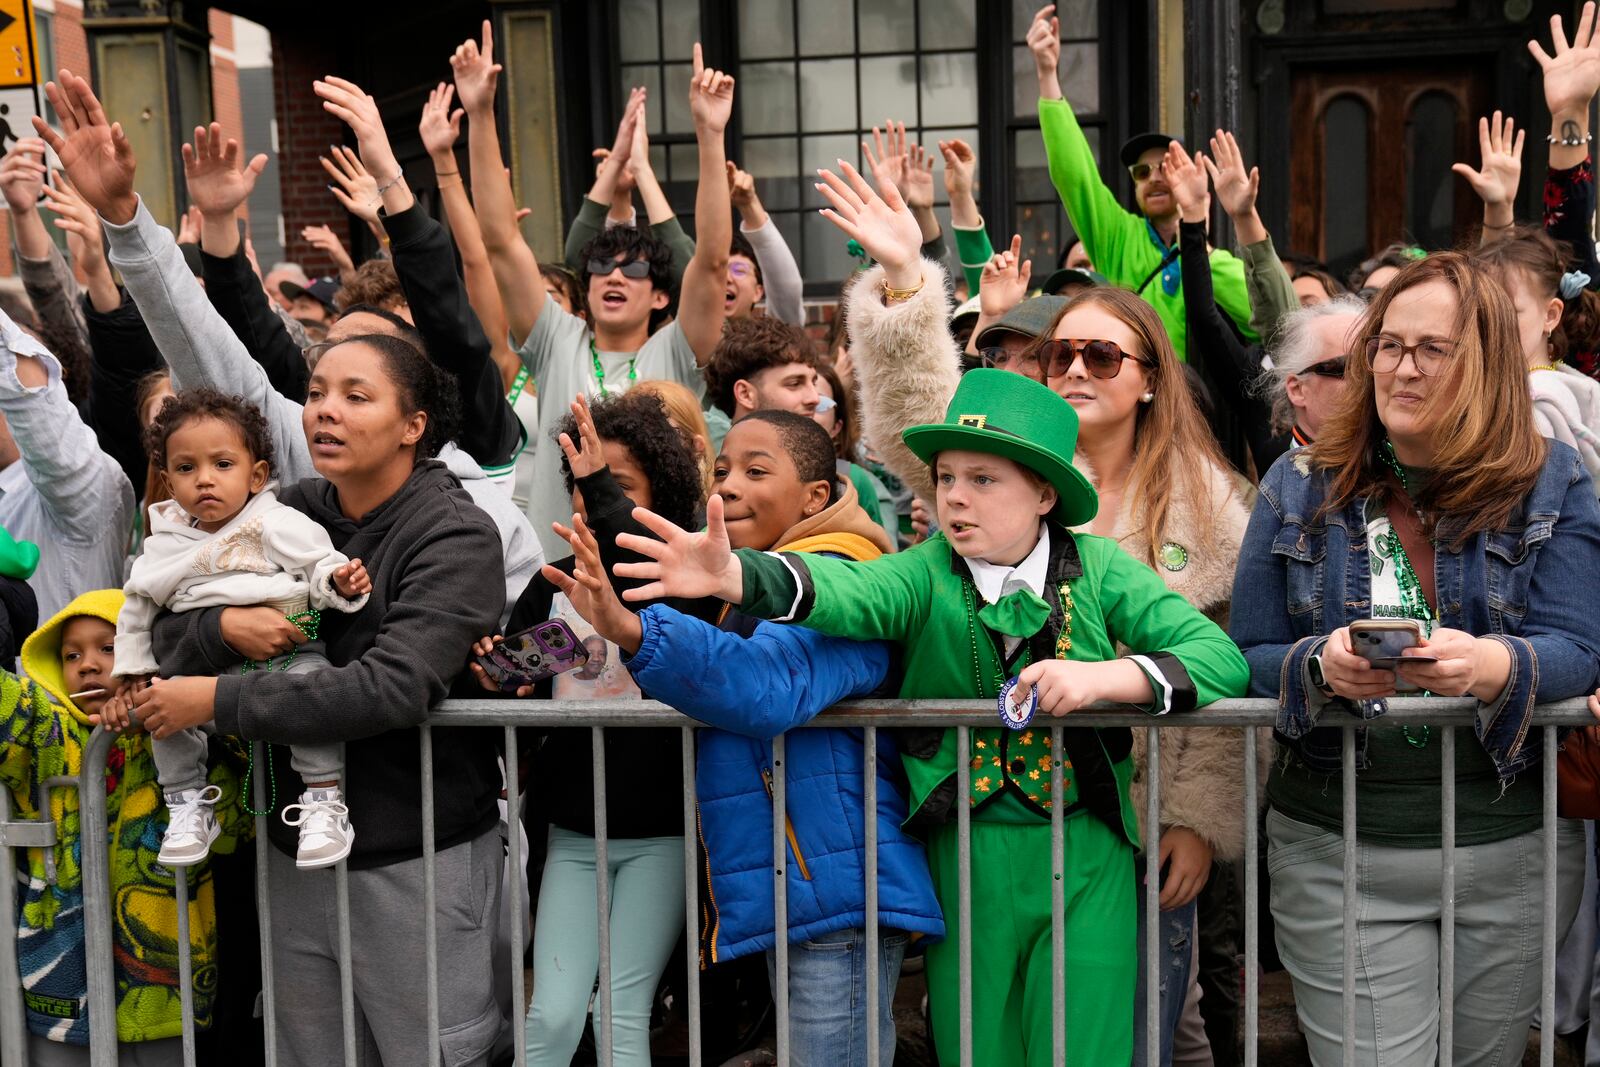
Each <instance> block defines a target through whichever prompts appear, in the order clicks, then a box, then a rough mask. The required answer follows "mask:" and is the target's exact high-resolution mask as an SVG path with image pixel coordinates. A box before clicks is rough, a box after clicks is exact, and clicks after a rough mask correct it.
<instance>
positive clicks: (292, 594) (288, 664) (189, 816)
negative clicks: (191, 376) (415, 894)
mask: <svg viewBox="0 0 1600 1067" xmlns="http://www.w3.org/2000/svg"><path fill="white" fill-rule="evenodd" d="M146 446H147V447H148V449H149V451H150V456H151V459H152V460H153V461H154V462H155V463H156V464H157V465H158V467H159V469H160V470H162V471H163V472H165V474H166V480H167V484H168V486H169V487H170V488H171V490H172V496H173V499H171V500H163V501H161V502H160V503H158V504H156V505H154V506H153V507H152V508H151V509H150V532H149V536H147V537H146V538H145V542H144V553H143V554H142V555H141V556H139V558H138V559H136V560H134V563H133V569H132V571H131V572H130V574H129V576H128V581H127V583H126V585H124V586H123V593H124V594H125V596H126V598H127V599H126V601H125V603H124V604H123V607H122V611H121V613H120V614H119V615H118V616H117V638H116V665H115V667H114V668H113V669H112V674H113V676H115V677H116V678H119V679H121V680H122V685H121V687H119V689H118V691H117V695H116V696H115V697H114V698H113V699H112V700H111V701H108V702H107V704H106V706H105V707H104V708H103V709H102V711H101V713H100V715H101V717H102V718H103V719H104V720H105V721H106V722H107V723H108V724H110V725H112V726H115V727H117V728H119V729H120V728H122V727H125V726H128V725H130V724H131V723H132V710H131V705H132V702H131V695H132V693H133V691H134V690H135V689H136V688H138V687H140V686H142V685H143V684H145V682H146V681H147V680H148V679H149V678H150V677H151V676H152V675H155V674H158V673H160V665H159V664H158V663H157V661H156V657H155V650H154V648H153V647H152V645H151V639H150V628H151V626H152V625H153V624H154V623H155V620H156V616H157V615H158V614H159V613H160V612H161V611H163V610H166V611H192V610H195V609H197V608H215V607H249V606H254V605H258V604H264V605H269V606H271V607H273V608H276V609H277V610H278V611H281V612H282V613H283V614H284V615H285V616H286V617H287V618H288V619H289V621H291V622H293V623H294V624H295V625H296V626H297V627H299V629H300V630H301V631H302V632H303V633H304V634H305V635H306V636H307V637H308V638H310V639H312V642H313V643H310V644H307V645H305V646H300V647H296V648H294V649H291V650H290V652H289V653H288V654H287V655H286V656H284V657H283V658H282V661H281V666H280V669H281V670H283V671H285V672H288V673H290V674H306V673H309V672H311V671H318V670H322V669H324V668H326V667H328V666H329V663H328V661H327V659H326V658H325V657H324V656H323V655H322V653H321V652H320V651H319V648H320V646H319V645H317V644H316V643H315V639H316V638H317V634H318V630H319V625H318V624H319V622H320V620H321V613H322V612H324V611H346V612H350V611H360V610H361V608H362V607H364V606H365V605H366V602H367V594H368V593H369V592H370V591H371V588H372V581H371V578H370V577H369V576H368V574H367V571H366V568H365V567H363V566H362V564H361V561H360V560H352V559H350V558H348V557H347V556H345V554H344V553H342V552H340V551H338V550H337V549H335V548H334V547H333V542H332V541H331V540H330V539H329V538H328V532H327V531H326V530H324V529H323V528H322V527H321V526H319V525H317V523H316V522H315V521H314V520H313V519H311V518H310V517H309V516H307V515H304V514H302V513H301V512H299V511H296V510H295V509H294V508H291V507H289V506H288V505H287V504H282V503H280V502H279V501H278V496H277V482H275V481H273V480H272V459H273V449H272V432H271V429H270V427H269V426H268V425H267V420H266V419H265V418H264V417H263V416H262V414H261V411H260V409H258V408H257V407H256V406H255V405H254V404H251V403H249V402H248V401H246V400H243V399H240V398H239V397H229V396H224V395H223V394H221V393H219V392H217V391H216V390H214V389H191V390H187V391H185V392H182V393H178V394H176V395H174V396H170V397H168V398H167V400H166V403H165V404H164V405H163V406H162V408H161V411H160V412H159V413H158V414H157V415H156V419H155V422H153V423H152V424H151V426H150V429H149V431H148V432H147V434H146ZM275 665H276V661H269V662H267V663H265V664H256V663H253V662H251V661H246V662H245V664H244V669H245V670H251V669H255V668H257V667H261V668H264V669H266V670H272V669H274V666H275ZM157 684H159V681H158V682H157ZM150 748H151V751H152V754H153V756H154V759H155V764H156V779H157V781H159V782H160V783H161V789H162V793H163V795H164V796H165V799H166V802H167V809H168V821H167V830H166V833H165V834H164V835H163V837H162V839H161V853H160V855H159V856H158V857H157V859H158V861H159V862H160V863H162V864H163V865H164V866H167V867H188V866H192V865H193V864H196V863H199V862H200V861H201V860H203V859H205V857H206V855H207V854H208V853H209V852H210V850H211V843H212V842H213V841H215V840H216V839H217V834H218V832H219V830H218V826H217V821H216V818H215V815H214V813H213V811H212V808H213V806H214V805H215V804H216V802H217V800H219V799H220V798H221V796H222V791H221V790H220V789H218V788H217V787H216V786H214V785H207V784H206V738H205V735H204V733H202V732H201V730H200V729H199V728H197V727H188V728H185V729H180V730H174V731H172V732H170V733H166V734H165V735H164V736H163V735H161V734H160V733H157V734H153V735H151V740H150ZM289 754H290V762H291V765H292V766H293V767H294V769H295V771H296V772H297V773H298V774H299V775H300V777H301V779H302V780H303V781H304V783H305V787H306V788H305V793H303V794H302V795H301V797H300V803H298V804H291V805H288V806H287V807H285V808H284V810H283V821H284V822H286V823H288V824H289V825H290V826H296V825H298V826H299V827H300V844H299V850H298V853H297V855H296V859H295V865H296V866H297V867H300V868H302V869H310V868H316V867H330V866H332V865H333V864H335V863H338V862H339V861H340V860H341V859H344V858H345V857H346V856H348V855H349V854H350V847H351V845H352V843H353V842H354V840H355V834H354V831H353V830H352V829H351V827H350V819H349V811H348V809H346V807H345V805H344V798H343V796H342V795H341V793H340V790H339V776H340V774H341V773H342V772H343V770H344V754H343V752H342V750H341V746H340V745H339V744H338V743H336V742H335V743H328V744H298V745H291V746H289Z"/></svg>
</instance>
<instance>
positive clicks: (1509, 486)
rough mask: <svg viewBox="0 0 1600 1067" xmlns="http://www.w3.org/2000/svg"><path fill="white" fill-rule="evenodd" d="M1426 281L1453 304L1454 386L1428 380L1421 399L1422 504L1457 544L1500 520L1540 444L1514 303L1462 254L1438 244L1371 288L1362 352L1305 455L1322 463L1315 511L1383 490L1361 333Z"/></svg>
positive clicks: (1513, 503) (1539, 460)
mask: <svg viewBox="0 0 1600 1067" xmlns="http://www.w3.org/2000/svg"><path fill="white" fill-rule="evenodd" d="M1433 281H1442V282H1444V283H1445V284H1447V285H1449V286H1450V287H1451V288H1452V289H1454V290H1455V292H1456V300H1457V302H1458V303H1459V305H1460V306H1459V309H1458V311H1457V314H1456V322H1455V329H1454V334H1453V338H1452V339H1453V341H1454V343H1455V348H1454V351H1453V352H1452V353H1451V355H1450V356H1449V357H1448V358H1449V362H1448V363H1447V364H1446V365H1447V366H1448V368H1449V373H1450V374H1451V375H1453V376H1454V378H1455V381H1454V388H1453V389H1448V390H1445V389H1438V388H1435V389H1433V390H1431V391H1430V393H1429V396H1428V399H1427V401H1426V402H1425V405H1424V408H1423V412H1424V414H1425V416H1427V417H1429V419H1430V422H1431V425H1432V426H1433V429H1432V431H1431V433H1430V437H1431V439H1432V441H1433V443H1434V459H1433V461H1432V463H1431V464H1430V467H1431V471H1432V474H1431V476H1430V478H1429V480H1428V487H1427V490H1426V491H1425V493H1424V494H1423V495H1424V496H1425V497H1426V499H1427V508H1428V510H1429V511H1431V512H1435V513H1437V514H1439V515H1440V516H1442V517H1445V518H1448V520H1449V527H1450V528H1449V533H1450V536H1451V539H1452V540H1453V541H1454V543H1455V544H1457V545H1459V544H1460V543H1461V542H1463V541H1465V540H1466V539H1467V538H1468V537H1470V536H1471V535H1473V534H1475V533H1478V532H1480V531H1484V530H1497V529H1501V528H1503V527H1504V526H1505V524H1506V523H1507V522H1508V521H1509V520H1510V518H1511V514H1512V512H1513V511H1514V510H1515V509H1516V508H1517V506H1518V505H1519V504H1521V502H1522V500H1523V498H1525V497H1526V496H1527V495H1528V493H1529V491H1530V490H1532V488H1533V486H1534V483H1535V482H1537V481H1538V479H1539V471H1540V470H1541V469H1542V468H1543V466H1544V459H1545V453H1546V448H1545V442H1544V438H1542V437H1540V436H1539V432H1538V430H1537V429H1536V428H1535V427H1534V422H1533V405H1532V404H1531V403H1529V401H1528V368H1527V366H1526V364H1525V362H1524V360H1523V356H1522V343H1521V341H1520V340H1519V337H1518V332H1517V313H1516V309H1515V308H1513V307H1512V305H1511V298H1510V297H1509V296H1507V295H1506V292H1505V290H1504V289H1502V288H1501V287H1500V285H1499V284H1498V283H1496V282H1495V281H1494V279H1493V278H1491V277H1490V276H1489V275H1488V274H1486V273H1485V272H1484V270H1483V269H1482V268H1480V267H1478V266H1476V265H1475V264H1474V263H1473V262H1472V261H1471V260H1470V259H1469V258H1468V257H1467V256H1465V255H1463V254H1461V253H1459V252H1440V253H1437V254H1435V255H1431V256H1429V257H1428V258H1427V259H1422V260H1418V261H1416V262H1414V263H1411V264H1408V265H1407V266H1406V267H1404V268H1402V269H1401V271H1400V273H1399V274H1398V275H1397V276H1396V277H1395V278H1394V280H1393V281H1391V282H1390V283H1389V284H1388V285H1386V286H1384V287H1383V289H1382V290H1381V291H1380V292H1379V293H1378V295H1377V297H1376V298H1375V299H1374V300H1373V302H1372V306H1371V308H1369V309H1368V311H1367V314H1366V316H1365V317H1364V318H1363V319H1362V320H1361V324H1360V327H1359V329H1358V330H1357V336H1358V337H1360V338H1361V339H1362V348H1361V352H1362V355H1363V358H1361V359H1357V360H1351V361H1350V364H1349V366H1348V367H1347V368H1346V370H1345V390H1344V394H1343V396H1342V397H1341V398H1340V401H1339V405H1338V407H1337V408H1335V409H1334V412H1333V414H1332V415H1330V416H1329V418H1328V420H1327V421H1326V422H1325V423H1324V424H1323V426H1322V431H1321V432H1320V433H1319V434H1318V435H1317V440H1316V443H1315V444H1314V445H1312V446H1311V451H1310V459H1311V462H1312V463H1313V464H1315V465H1316V466H1317V467H1318V468H1320V469H1322V470H1326V471H1328V472H1329V479H1328V490H1327V494H1326V499H1325V501H1324V502H1323V505H1322V511H1321V514H1327V513H1329V512H1331V511H1333V510H1335V509H1337V508H1339V507H1342V506H1343V505H1344V504H1346V503H1347V502H1349V501H1350V500H1352V499H1354V498H1355V497H1358V496H1374V497H1377V498H1379V499H1383V500H1387V499H1388V497H1389V495H1390V493H1391V490H1392V482H1391V481H1390V476H1389V473H1388V468H1387V466H1386V465H1385V464H1384V462H1383V460H1382V459H1381V457H1380V452H1379V450H1380V449H1381V448H1382V447H1383V443H1384V440H1385V439H1386V438H1387V437H1388V431H1387V430H1386V429H1385V428H1384V425H1383V423H1382V421H1381V420H1380V419H1379V418H1378V406H1377V401H1376V400H1375V399H1374V396H1373V375H1372V365H1371V363H1370V362H1369V360H1368V359H1367V358H1366V355H1365V353H1366V348H1365V339H1366V338H1368V337H1371V336H1373V335H1374V334H1376V333H1377V332H1378V331H1379V330H1380V329H1382V327H1383V317H1384V315H1385V314H1386V313H1387V312H1388V310H1389V305H1390V304H1392V303H1393V302H1394V299H1395V297H1397V296H1399V295H1400V294H1401V293H1403V292H1405V291H1406V290H1408V289H1414V288H1416V287H1417V286H1419V285H1425V284H1427V283H1428V282H1433ZM1418 503H1421V501H1418Z"/></svg>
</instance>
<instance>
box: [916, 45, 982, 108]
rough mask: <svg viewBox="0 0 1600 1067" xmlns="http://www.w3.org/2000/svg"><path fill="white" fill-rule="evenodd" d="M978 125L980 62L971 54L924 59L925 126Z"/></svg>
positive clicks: (923, 99)
mask: <svg viewBox="0 0 1600 1067" xmlns="http://www.w3.org/2000/svg"><path fill="white" fill-rule="evenodd" d="M977 121H978V58H977V55H976V54H975V53H972V52H951V53H946V54H943V55H932V56H923V57H922V122H923V124H924V125H939V126H944V125H951V126H954V125H958V124H960V125H965V124H967V123H973V122H977Z"/></svg>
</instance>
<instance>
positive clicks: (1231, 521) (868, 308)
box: [845, 260, 1271, 860]
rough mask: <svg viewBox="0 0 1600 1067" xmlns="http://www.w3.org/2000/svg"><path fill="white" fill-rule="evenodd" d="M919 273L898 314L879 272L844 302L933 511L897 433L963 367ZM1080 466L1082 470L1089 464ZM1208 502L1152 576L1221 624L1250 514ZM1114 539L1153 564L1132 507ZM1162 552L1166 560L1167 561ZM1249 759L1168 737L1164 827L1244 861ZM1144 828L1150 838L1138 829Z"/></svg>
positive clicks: (1193, 513)
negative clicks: (1185, 831)
mask: <svg viewBox="0 0 1600 1067" xmlns="http://www.w3.org/2000/svg"><path fill="white" fill-rule="evenodd" d="M922 269H923V277H924V284H923V288H922V290H921V292H919V293H918V294H917V295H916V296H914V297H912V298H911V299H910V300H907V301H905V302H903V303H900V304H896V305H894V306H893V307H886V306H885V305H884V303H883V301H882V299H881V298H880V297H879V293H880V292H881V291H882V287H883V268H881V267H874V268H873V269H871V270H868V271H864V272H863V273H862V274H861V275H860V276H859V277H857V279H856V281H855V283H854V284H853V285H852V286H851V287H850V290H849V292H848V293H847V294H846V296H845V314H846V315H848V317H849V326H850V356H851V359H852V361H853V362H854V363H855V366H856V382H857V385H858V388H859V390H860V401H861V410H862V427H863V432H864V434H865V436H866V440H867V442H868V445H869V446H870V447H871V448H873V449H874V450H875V451H876V452H877V454H878V455H879V456H881V457H882V458H883V462H884V465H885V466H886V467H888V469H889V471H890V473H892V474H894V475H895V476H896V477H898V478H900V479H901V480H902V481H903V482H905V484H906V485H908V486H910V487H911V490H912V491H913V492H914V493H915V494H916V495H917V496H920V497H922V498H923V499H924V500H926V501H929V502H930V503H931V502H932V501H933V499H934V495H933V493H934V490H933V478H932V475H931V472H930V471H929V469H928V465H927V464H925V463H923V462H922V461H921V460H920V459H918V458H917V457H916V455H915V454H914V453H912V451H911V450H910V449H909V448H907V447H906V446H905V443H904V442H903V441H901V439H900V433H901V431H902V430H904V429H905V428H906V427H908V426H915V425H918V424H921V423H930V422H942V421H943V420H944V415H945V408H946V406H947V405H948V404H949V402H950V397H951V396H952V395H954V393H955V390H956V384H957V382H958V381H959V380H960V377H961V363H960V352H959V350H958V349H957V347H956V343H955V339H954V338H953V337H952V336H951V334H950V329H949V325H948V320H949V308H948V305H947V303H946V300H945V295H944V293H945V290H944V271H943V268H941V267H939V266H938V265H937V264H935V263H932V262H930V261H926V260H925V261H924V262H923V265H922ZM1076 462H1077V463H1078V466H1079V468H1080V469H1084V465H1083V462H1082V460H1081V459H1079V460H1077V461H1076ZM1084 473H1085V474H1089V473H1090V472H1089V471H1087V470H1084ZM1090 480H1091V481H1093V479H1092V477H1091V479H1090ZM1210 497H1211V500H1210V501H1207V502H1200V501H1195V500H1191V499H1188V496H1187V494H1182V493H1180V494H1178V495H1176V496H1175V497H1174V498H1173V501H1172V505H1171V509H1170V512H1169V517H1168V536H1167V537H1166V538H1165V539H1164V540H1165V541H1166V542H1170V543H1172V544H1173V545H1175V546H1177V547H1178V548H1180V549H1181V550H1182V551H1181V553H1180V552H1177V551H1171V550H1169V551H1168V552H1167V553H1166V556H1165V559H1166V562H1167V563H1168V564H1172V565H1170V566H1168V565H1162V564H1160V563H1158V565H1157V566H1156V568H1155V569H1156V572H1157V573H1158V574H1160V575H1161V577H1162V579H1163V580H1165V581H1166V584H1167V587H1168V588H1169V589H1171V590H1173V591H1174V592H1176V593H1178V594H1180V595H1181V596H1183V597H1184V599H1186V600H1188V601H1189V603H1191V604H1192V605H1194V606H1195V607H1196V608H1198V609H1199V610H1200V611H1202V612H1204V613H1205V614H1206V615H1208V616H1210V617H1211V618H1213V619H1218V620H1220V621H1222V622H1223V623H1224V624H1225V623H1226V620H1227V610H1228V603H1229V599H1230V597H1231V595H1232V590H1233V572H1234V565H1235V561H1236V560H1237V559H1238V556H1239V548H1240V545H1241V543H1242V542H1243V540H1244V531H1245V526H1246V524H1247V523H1248V521H1249V511H1248V510H1247V509H1246V507H1245V506H1244V502H1243V501H1242V500H1241V499H1240V496H1239V493H1238V490H1237V488H1236V487H1235V485H1234V483H1233V480H1232V478H1231V477H1230V476H1229V475H1228V473H1227V472H1226V471H1223V470H1221V469H1214V470H1213V471H1212V477H1211V493H1210ZM1207 528H1210V529H1211V530H1213V531H1214V533H1213V536H1212V541H1211V547H1210V548H1209V549H1205V550H1202V549H1201V548H1200V547H1199V546H1200V545H1201V544H1202V538H1201V536H1200V534H1201V531H1203V530H1205V529H1207ZM1111 536H1112V537H1113V538H1115V539H1116V540H1117V541H1118V542H1119V543H1120V544H1121V546H1122V548H1123V549H1124V550H1125V551H1127V552H1128V553H1129V554H1130V555H1132V556H1133V557H1134V558H1135V559H1137V560H1139V561H1141V562H1145V561H1147V560H1148V559H1149V558H1150V544H1149V540H1148V534H1147V532H1146V531H1145V530H1143V529H1142V528H1136V527H1135V526H1134V524H1133V523H1132V522H1131V521H1130V517H1129V504H1128V502H1127V501H1124V503H1123V506H1122V510H1121V511H1120V512H1119V513H1118V515H1117V522H1116V527H1115V529H1114V530H1113V532H1112V534H1111ZM1160 547H1161V546H1157V548H1158V555H1157V558H1158V560H1160V559H1162V558H1163V557H1162V556H1161V555H1160V553H1159V549H1160ZM1180 556H1181V561H1180ZM1144 737H1145V733H1144V731H1143V730H1134V731H1133V738H1134V757H1135V766H1136V767H1137V768H1138V770H1137V771H1136V772H1135V776H1134V784H1133V801H1134V808H1135V810H1136V811H1137V812H1138V813H1139V818H1140V821H1141V823H1142V822H1143V819H1144V811H1145V804H1144V784H1143V768H1144V765H1145V760H1144ZM1258 740H1259V742H1260V743H1259V744H1258V746H1257V748H1258V753H1259V755H1260V766H1261V768H1262V774H1261V777H1260V780H1261V781H1263V782H1264V781H1265V780H1266V777H1265V770H1266V767H1267V766H1268V765H1269V764H1270V759H1271V753H1270V749H1271V740H1270V733H1264V734H1263V735H1262V736H1261V737H1260V738H1259V739H1258ZM1242 748H1243V745H1242V742H1241V735H1240V731H1239V730H1237V729H1214V728H1207V729H1196V730H1170V729H1169V730H1162V731H1161V812H1162V819H1161V821H1162V825H1164V826H1185V827H1188V828H1189V829H1192V830H1194V831H1195V832H1196V833H1197V834H1199V835H1200V836H1201V837H1203V838H1204V839H1205V840H1206V841H1207V842H1208V843H1209V844H1210V845H1211V847H1212V849H1213V850H1214V851H1215V853H1216V856H1217V858H1218V859H1222V860H1230V859H1236V858H1238V857H1239V856H1241V855H1242V854H1243V852H1244V821H1243V818H1242V807H1243V804H1244V768H1243V766H1242V764H1241V761H1240V758H1239V753H1240V752H1241V750H1242ZM1262 792H1263V794H1264V790H1263V791H1262ZM1140 829H1141V833H1142V832H1143V826H1142V825H1141V828H1140Z"/></svg>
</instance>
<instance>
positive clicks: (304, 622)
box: [239, 608, 322, 818]
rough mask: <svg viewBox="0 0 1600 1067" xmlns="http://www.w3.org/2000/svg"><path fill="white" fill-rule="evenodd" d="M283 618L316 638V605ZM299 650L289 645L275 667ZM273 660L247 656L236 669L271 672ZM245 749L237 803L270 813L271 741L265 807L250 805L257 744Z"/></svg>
mask: <svg viewBox="0 0 1600 1067" xmlns="http://www.w3.org/2000/svg"><path fill="white" fill-rule="evenodd" d="M284 618H286V619H288V620H289V621H290V622H292V623H294V626H295V629H297V630H299V631H300V632H301V633H303V634H305V636H306V640H307V641H315V640H316V639H317V632H318V631H319V630H321V629H322V612H320V611H318V610H317V609H316V608H307V609H306V610H305V611H302V612H298V613H296V614H294V615H285V616H284ZM299 654H300V646H299V645H296V646H295V647H293V648H291V649H290V650H289V654H288V655H287V656H285V657H284V658H283V665H282V666H281V667H279V668H278V670H279V671H286V670H288V669H289V664H291V663H293V662H294V658H295V656H297V655H299ZM273 662H274V661H272V660H270V659H269V660H267V661H266V663H257V662H256V661H255V660H253V659H247V660H245V661H244V666H243V667H241V668H240V670H239V673H240V674H241V675H243V674H249V673H250V672H251V671H256V670H265V671H266V672H267V673H269V674H270V673H272V664H273ZM248 752H249V755H248V757H247V759H248V761H249V762H248V763H247V764H246V765H245V769H244V781H243V782H241V783H240V784H239V803H240V804H241V805H243V807H244V810H245V811H246V812H248V813H249V814H251V815H254V816H256V817H258V818H259V817H260V816H263V815H271V814H272V813H273V812H275V811H277V810H278V776H277V774H275V773H274V772H273V768H272V745H271V744H270V743H269V744H268V745H267V789H268V793H267V807H266V810H265V811H257V810H256V809H255V808H253V807H251V806H250V795H251V791H250V781H251V779H252V778H253V777H254V776H255V773H256V747H255V746H254V745H251V746H250V747H249V749H248Z"/></svg>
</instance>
